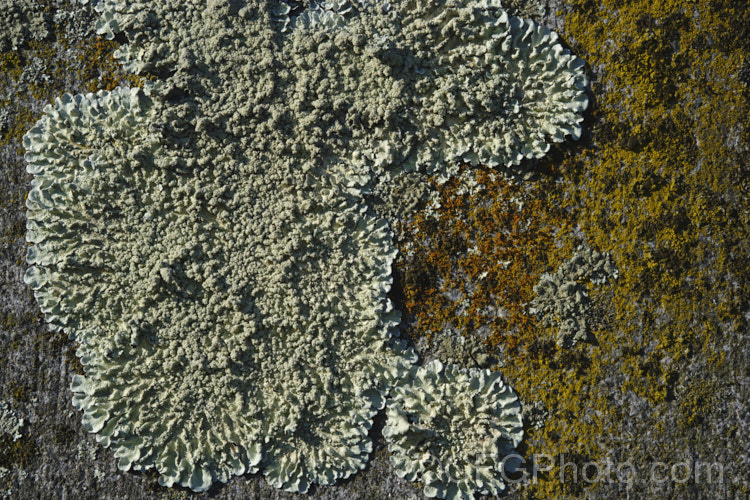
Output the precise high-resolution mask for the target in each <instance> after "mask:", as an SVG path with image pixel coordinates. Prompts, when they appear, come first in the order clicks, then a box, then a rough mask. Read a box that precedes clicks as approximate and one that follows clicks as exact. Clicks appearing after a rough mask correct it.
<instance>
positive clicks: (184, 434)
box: [24, 0, 587, 495]
mask: <svg viewBox="0 0 750 500" xmlns="http://www.w3.org/2000/svg"><path fill="white" fill-rule="evenodd" d="M284 5H285V4H282V3H281V2H275V1H262V0H248V1H220V0H209V1H207V2H205V1H198V0H190V1H180V2H167V1H161V2H126V1H113V0H107V1H104V2H103V3H100V4H98V6H97V8H98V10H99V11H100V12H101V19H100V21H99V25H98V31H99V33H101V34H105V35H107V36H108V37H110V38H113V37H114V36H115V35H116V34H117V33H124V35H125V37H126V38H127V40H128V43H127V44H124V45H122V46H121V48H120V49H119V51H118V53H117V54H118V57H119V58H120V61H121V62H122V63H123V66H124V67H125V68H127V69H128V70H129V71H132V72H133V73H136V74H142V75H146V74H148V75H151V76H153V77H154V78H153V80H154V81H153V82H152V83H148V84H147V85H146V86H145V87H144V88H143V89H138V88H133V89H129V88H119V89H117V90H114V91H112V92H104V91H102V92H99V93H97V94H86V95H77V96H70V95H65V96H63V97H61V98H59V99H57V100H56V101H55V103H54V104H52V105H50V106H48V107H47V108H46V110H45V115H44V116H43V117H42V118H41V120H39V122H38V123H37V124H36V126H35V127H33V128H32V129H31V130H30V131H29V132H28V134H27V135H26V137H25V138H24V146H25V147H26V150H27V154H26V159H27V161H28V171H29V172H30V173H31V174H33V175H34V176H35V179H34V181H33V183H32V185H33V189H32V191H31V192H30V194H29V198H28V201H27V209H28V212H27V215H28V236H27V239H28V241H29V242H30V243H32V244H33V246H31V247H30V248H29V253H28V259H27V260H28V262H29V264H30V265H31V267H30V268H29V270H28V273H27V275H26V282H27V283H28V284H29V285H30V286H31V287H32V288H33V289H34V293H35V296H36V298H37V301H38V302H39V304H40V307H41V309H42V311H43V312H44V314H45V317H46V320H47V322H48V323H49V324H50V326H51V327H52V328H54V329H61V330H63V331H64V332H66V333H67V334H68V335H70V336H71V337H72V338H74V339H76V340H77V341H78V342H79V343H80V348H79V351H78V356H79V357H80V359H81V363H82V364H83V366H84V368H85V372H86V373H85V376H75V377H74V379H73V384H72V390H73V393H74V405H75V406H76V408H78V409H80V410H82V411H83V415H84V416H83V423H84V426H85V427H86V429H87V430H88V431H89V432H92V433H95V434H96V438H97V440H98V442H100V443H101V444H103V445H104V446H110V447H112V448H113V449H114V450H115V454H116V456H117V457H118V458H119V467H120V468H121V469H123V470H129V469H134V470H145V469H150V468H156V470H157V471H158V472H159V474H160V482H161V484H163V485H167V486H171V485H173V484H179V485H182V486H187V487H190V488H192V489H193V490H195V491H204V490H206V489H208V488H209V487H210V485H211V484H212V482H214V481H223V482H226V481H227V480H228V479H229V478H230V477H231V476H232V475H239V474H243V473H245V472H255V471H257V470H259V469H262V470H263V472H264V474H265V475H266V476H267V479H268V481H269V482H270V483H271V484H273V485H274V486H277V487H280V488H284V489H287V490H290V491H301V492H305V491H307V489H308V487H309V485H310V484H311V483H317V484H321V485H326V484H331V483H333V482H335V481H336V480H337V479H340V478H345V477H348V476H350V475H351V474H353V473H355V472H356V471H358V470H360V469H362V468H363V467H364V465H365V463H366V461H367V459H368V456H369V453H370V451H371V449H372V448H371V447H372V445H371V440H370V437H369V436H368V430H369V429H370V427H371V424H372V418H373V416H374V414H375V413H376V412H377V410H379V409H381V408H383V406H384V405H385V401H386V398H387V396H388V393H389V391H390V389H391V388H392V387H394V386H397V385H398V384H399V383H400V381H401V382H403V381H405V380H411V379H410V378H409V377H412V376H415V375H413V374H412V375H409V372H410V370H413V368H412V365H413V364H414V362H415V356H414V354H413V353H412V352H411V351H410V350H409V349H408V348H406V347H405V346H404V345H403V344H402V343H401V342H400V341H398V340H397V339H395V338H394V337H393V333H392V332H393V330H394V327H395V326H396V325H397V324H398V321H399V314H398V311H395V310H394V309H393V306H392V304H391V302H390V300H389V299H388V298H387V297H386V294H387V292H388V291H389V290H390V287H391V283H392V277H391V264H392V262H393V259H394V258H395V253H396V252H395V248H394V245H393V243H392V241H391V239H392V236H391V230H390V228H389V226H388V223H387V222H386V220H385V219H382V218H380V217H379V216H377V215H376V214H375V213H374V212H373V211H372V210H371V209H370V208H369V207H368V205H367V203H366V202H365V197H364V195H365V194H366V193H367V192H368V191H369V190H371V189H373V187H374V186H376V185H378V184H381V183H387V182H389V181H390V180H391V179H392V178H393V177H394V176H396V175H399V174H404V173H408V172H412V171H425V172H430V173H437V174H442V175H446V176H447V175H450V174H451V172H452V169H453V168H454V166H455V163H456V162H457V161H466V162H468V163H471V164H478V163H482V164H485V165H489V166H508V165H512V164H516V163H518V162H519V161H521V160H522V159H523V158H533V157H539V156H542V155H543V154H544V153H545V152H546V151H547V150H548V148H549V143H550V142H559V141H562V140H563V139H564V138H565V136H567V135H571V136H573V137H574V138H577V137H578V136H579V135H580V122H581V120H582V117H581V114H580V113H581V112H582V111H583V109H584V108H585V106H586V104H587V99H586V96H585V93H584V86H585V84H586V78H585V76H584V75H583V72H582V65H583V63H582V61H581V60H580V59H577V58H575V57H573V56H571V55H570V54H569V53H568V52H567V51H566V50H564V49H562V47H561V46H560V45H559V44H557V43H556V35H555V34H554V33H551V32H550V31H549V30H547V29H546V28H543V27H540V26H537V25H535V24H534V23H532V22H529V21H524V20H521V19H520V18H515V17H510V16H508V15H507V14H506V13H505V12H504V11H503V10H502V8H501V6H500V5H499V3H498V2H493V1H491V0H484V1H471V0H453V1H449V0H445V1H439V2H421V1H394V2H391V3H389V4H382V3H377V4H369V3H364V2H356V3H355V4H353V5H349V4H346V3H342V2H325V3H323V4H321V5H319V6H315V9H317V10H315V9H313V10H311V11H310V12H303V14H298V16H299V18H291V19H290V18H289V16H290V11H289V9H288V8H285V7H284ZM303 16H304V17H303ZM438 371H439V370H438ZM420 373H421V372H420ZM447 373H450V374H453V375H455V377H458V378H459V379H460V380H461V383H464V382H465V381H464V378H466V377H465V376H463V375H461V376H459V375H457V374H458V372H456V371H455V370H454V369H453V368H451V369H450V370H449V371H448V372H447ZM472 376H474V375H472ZM476 376H477V377H479V379H482V380H484V378H485V377H489V378H490V379H491V381H492V383H489V384H488V386H487V387H490V388H492V387H495V386H496V385H497V384H496V383H495V382H496V381H499V379H497V375H496V374H495V375H489V374H482V375H481V376H479V375H476ZM455 377H454V378H455ZM417 378H418V377H417ZM475 378H476V377H475ZM472 380H473V379H472ZM404 383H405V382H404ZM451 383H452V382H451V381H450V380H447V381H446V384H451ZM410 384H411V382H410ZM500 385H502V384H501V383H500ZM410 387H411V389H410V390H414V388H413V387H412V386H411V385H410ZM500 389H502V390H503V392H502V397H503V398H505V399H507V401H506V402H507V403H508V405H509V407H511V406H512V407H513V408H514V410H513V412H511V413H512V415H516V413H517V412H516V411H515V410H516V409H517V404H515V406H513V401H515V399H514V398H515V396H514V395H512V393H510V391H509V389H507V388H502V387H500ZM436 390H437V389H436ZM440 390H447V391H448V392H450V391H451V390H453V391H454V392H455V390H456V389H455V388H453V389H450V388H449V387H448V386H446V388H444V389H440ZM486 392H487V394H486V397H487V400H488V403H487V404H491V402H492V401H495V400H496V399H497V398H498V397H499V396H497V395H496V394H494V393H493V392H492V391H491V390H490V389H488V390H487V391H486ZM399 394H402V395H403V394H405V393H403V392H402V393H399ZM459 399H460V398H459ZM478 404H479V405H480V406H482V404H481V403H478ZM482 407H484V406H482ZM512 415H511V416H512ZM508 418H510V417H508ZM399 430H400V428H399ZM514 432H515V434H513V438H512V439H511V442H513V444H514V445H515V444H517V442H518V440H519V439H520V437H519V434H518V432H520V429H515V430H514ZM467 433H470V432H469V431H468V430H467ZM506 437H507V436H506ZM493 439H494V438H493ZM495 445H496V443H495V442H494V441H493V440H492V439H490V440H488V443H487V446H488V447H489V448H492V447H493V446H495ZM489 448H488V449H489ZM445 488H447V489H446V491H448V490H450V488H451V487H448V486H446V487H445ZM488 488H489V486H488ZM489 489H490V490H491V491H495V489H501V488H500V486H497V485H496V486H493V487H492V488H489ZM454 490H455V488H454ZM441 491H442V490H441ZM450 491H453V490H450ZM442 494H443V495H445V494H446V493H445V492H443V493H442Z"/></svg>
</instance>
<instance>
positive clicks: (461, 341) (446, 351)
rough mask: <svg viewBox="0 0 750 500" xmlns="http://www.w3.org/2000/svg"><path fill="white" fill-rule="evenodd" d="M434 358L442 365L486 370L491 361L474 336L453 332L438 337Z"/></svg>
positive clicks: (479, 341) (485, 348)
mask: <svg viewBox="0 0 750 500" xmlns="http://www.w3.org/2000/svg"><path fill="white" fill-rule="evenodd" d="M435 356H436V357H437V358H438V359H439V360H440V361H442V362H444V363H448V364H453V365H457V366H461V367H463V368H488V367H489V366H490V365H491V364H492V361H493V358H492V357H491V356H489V355H488V354H487V346H486V345H484V343H483V342H482V341H481V340H479V339H478V338H477V337H476V336H473V335H470V336H464V335H461V334H460V333H457V332H454V331H450V332H448V333H445V334H442V335H440V337H439V340H438V341H437V345H436V346H435Z"/></svg>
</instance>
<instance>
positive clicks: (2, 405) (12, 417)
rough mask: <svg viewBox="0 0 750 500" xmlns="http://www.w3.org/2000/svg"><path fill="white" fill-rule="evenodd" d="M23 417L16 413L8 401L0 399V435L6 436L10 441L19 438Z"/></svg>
mask: <svg viewBox="0 0 750 500" xmlns="http://www.w3.org/2000/svg"><path fill="white" fill-rule="evenodd" d="M22 427H23V419H22V418H19V417H18V416H17V415H16V412H15V411H13V410H12V409H11V408H10V406H9V405H8V403H6V402H5V401H0V436H4V437H8V438H10V439H11V440H12V441H18V440H19V439H21V428H22Z"/></svg>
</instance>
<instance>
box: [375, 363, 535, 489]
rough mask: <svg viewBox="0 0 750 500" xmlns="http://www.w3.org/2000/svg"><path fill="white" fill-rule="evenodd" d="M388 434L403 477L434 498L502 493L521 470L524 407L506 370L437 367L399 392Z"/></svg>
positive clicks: (415, 377)
mask: <svg viewBox="0 0 750 500" xmlns="http://www.w3.org/2000/svg"><path fill="white" fill-rule="evenodd" d="M387 416H388V421H387V423H386V425H385V428H384V429H383V435H384V436H385V438H386V440H387V441H388V449H389V450H390V452H391V462H392V463H393V465H394V467H395V469H396V474H398V475H399V476H400V477H405V478H406V479H409V480H410V481H420V482H421V483H422V484H423V485H424V493H425V495H427V496H428V497H438V498H448V499H467V500H470V499H472V498H474V493H482V494H486V495H497V494H499V493H501V492H502V491H504V490H505V488H506V485H505V481H504V477H506V474H507V473H508V472H512V471H515V470H516V468H517V466H518V458H517V456H516V455H515V454H513V449H514V448H515V447H516V446H518V444H519V443H520V442H521V439H522V438H523V423H522V419H521V405H520V403H519V401H518V397H517V396H516V394H515V393H514V392H513V391H512V390H511V388H510V387H508V386H507V385H505V384H504V383H503V381H502V378H501V374H500V373H499V372H491V371H489V370H479V369H468V370H467V369H461V368H459V367H457V366H454V365H448V366H444V365H443V364H442V363H441V362H440V361H437V360H436V361H432V362H431V363H429V364H427V365H426V366H424V367H423V368H418V369H416V370H414V371H413V373H412V375H411V376H410V377H408V378H407V379H406V380H404V381H403V382H402V383H401V384H399V386H398V387H396V388H395V389H394V390H393V392H392V394H391V400H389V402H388V408H387Z"/></svg>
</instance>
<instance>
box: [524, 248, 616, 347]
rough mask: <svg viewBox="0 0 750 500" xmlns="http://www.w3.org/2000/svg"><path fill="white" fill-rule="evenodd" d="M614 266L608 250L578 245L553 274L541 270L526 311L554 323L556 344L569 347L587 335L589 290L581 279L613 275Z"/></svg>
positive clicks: (597, 279) (595, 279)
mask: <svg viewBox="0 0 750 500" xmlns="http://www.w3.org/2000/svg"><path fill="white" fill-rule="evenodd" d="M617 275H618V270H617V267H616V266H615V264H614V262H613V261H612V259H611V257H610V256H609V254H608V253H600V252H597V251H595V250H591V249H590V248H588V247H585V246H582V247H579V248H578V250H576V253H575V254H574V255H573V257H571V258H570V259H568V260H566V261H565V262H563V263H562V264H560V267H558V269H557V271H556V272H555V273H554V274H543V275H542V276H541V277H540V279H539V283H537V284H536V286H534V292H535V293H536V296H535V297H534V299H533V300H532V302H531V308H530V312H531V313H532V314H537V315H538V316H539V317H540V318H541V321H542V325H543V326H553V325H558V327H559V330H558V332H557V344H558V345H559V346H561V347H569V346H572V345H575V344H576V343H578V342H580V341H583V340H586V339H587V338H588V334H589V330H588V325H587V321H586V313H587V311H588V307H589V293H588V289H587V287H586V285H585V281H590V282H591V283H593V284H595V285H601V284H603V283H606V282H607V281H608V280H610V279H616V278H617Z"/></svg>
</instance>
